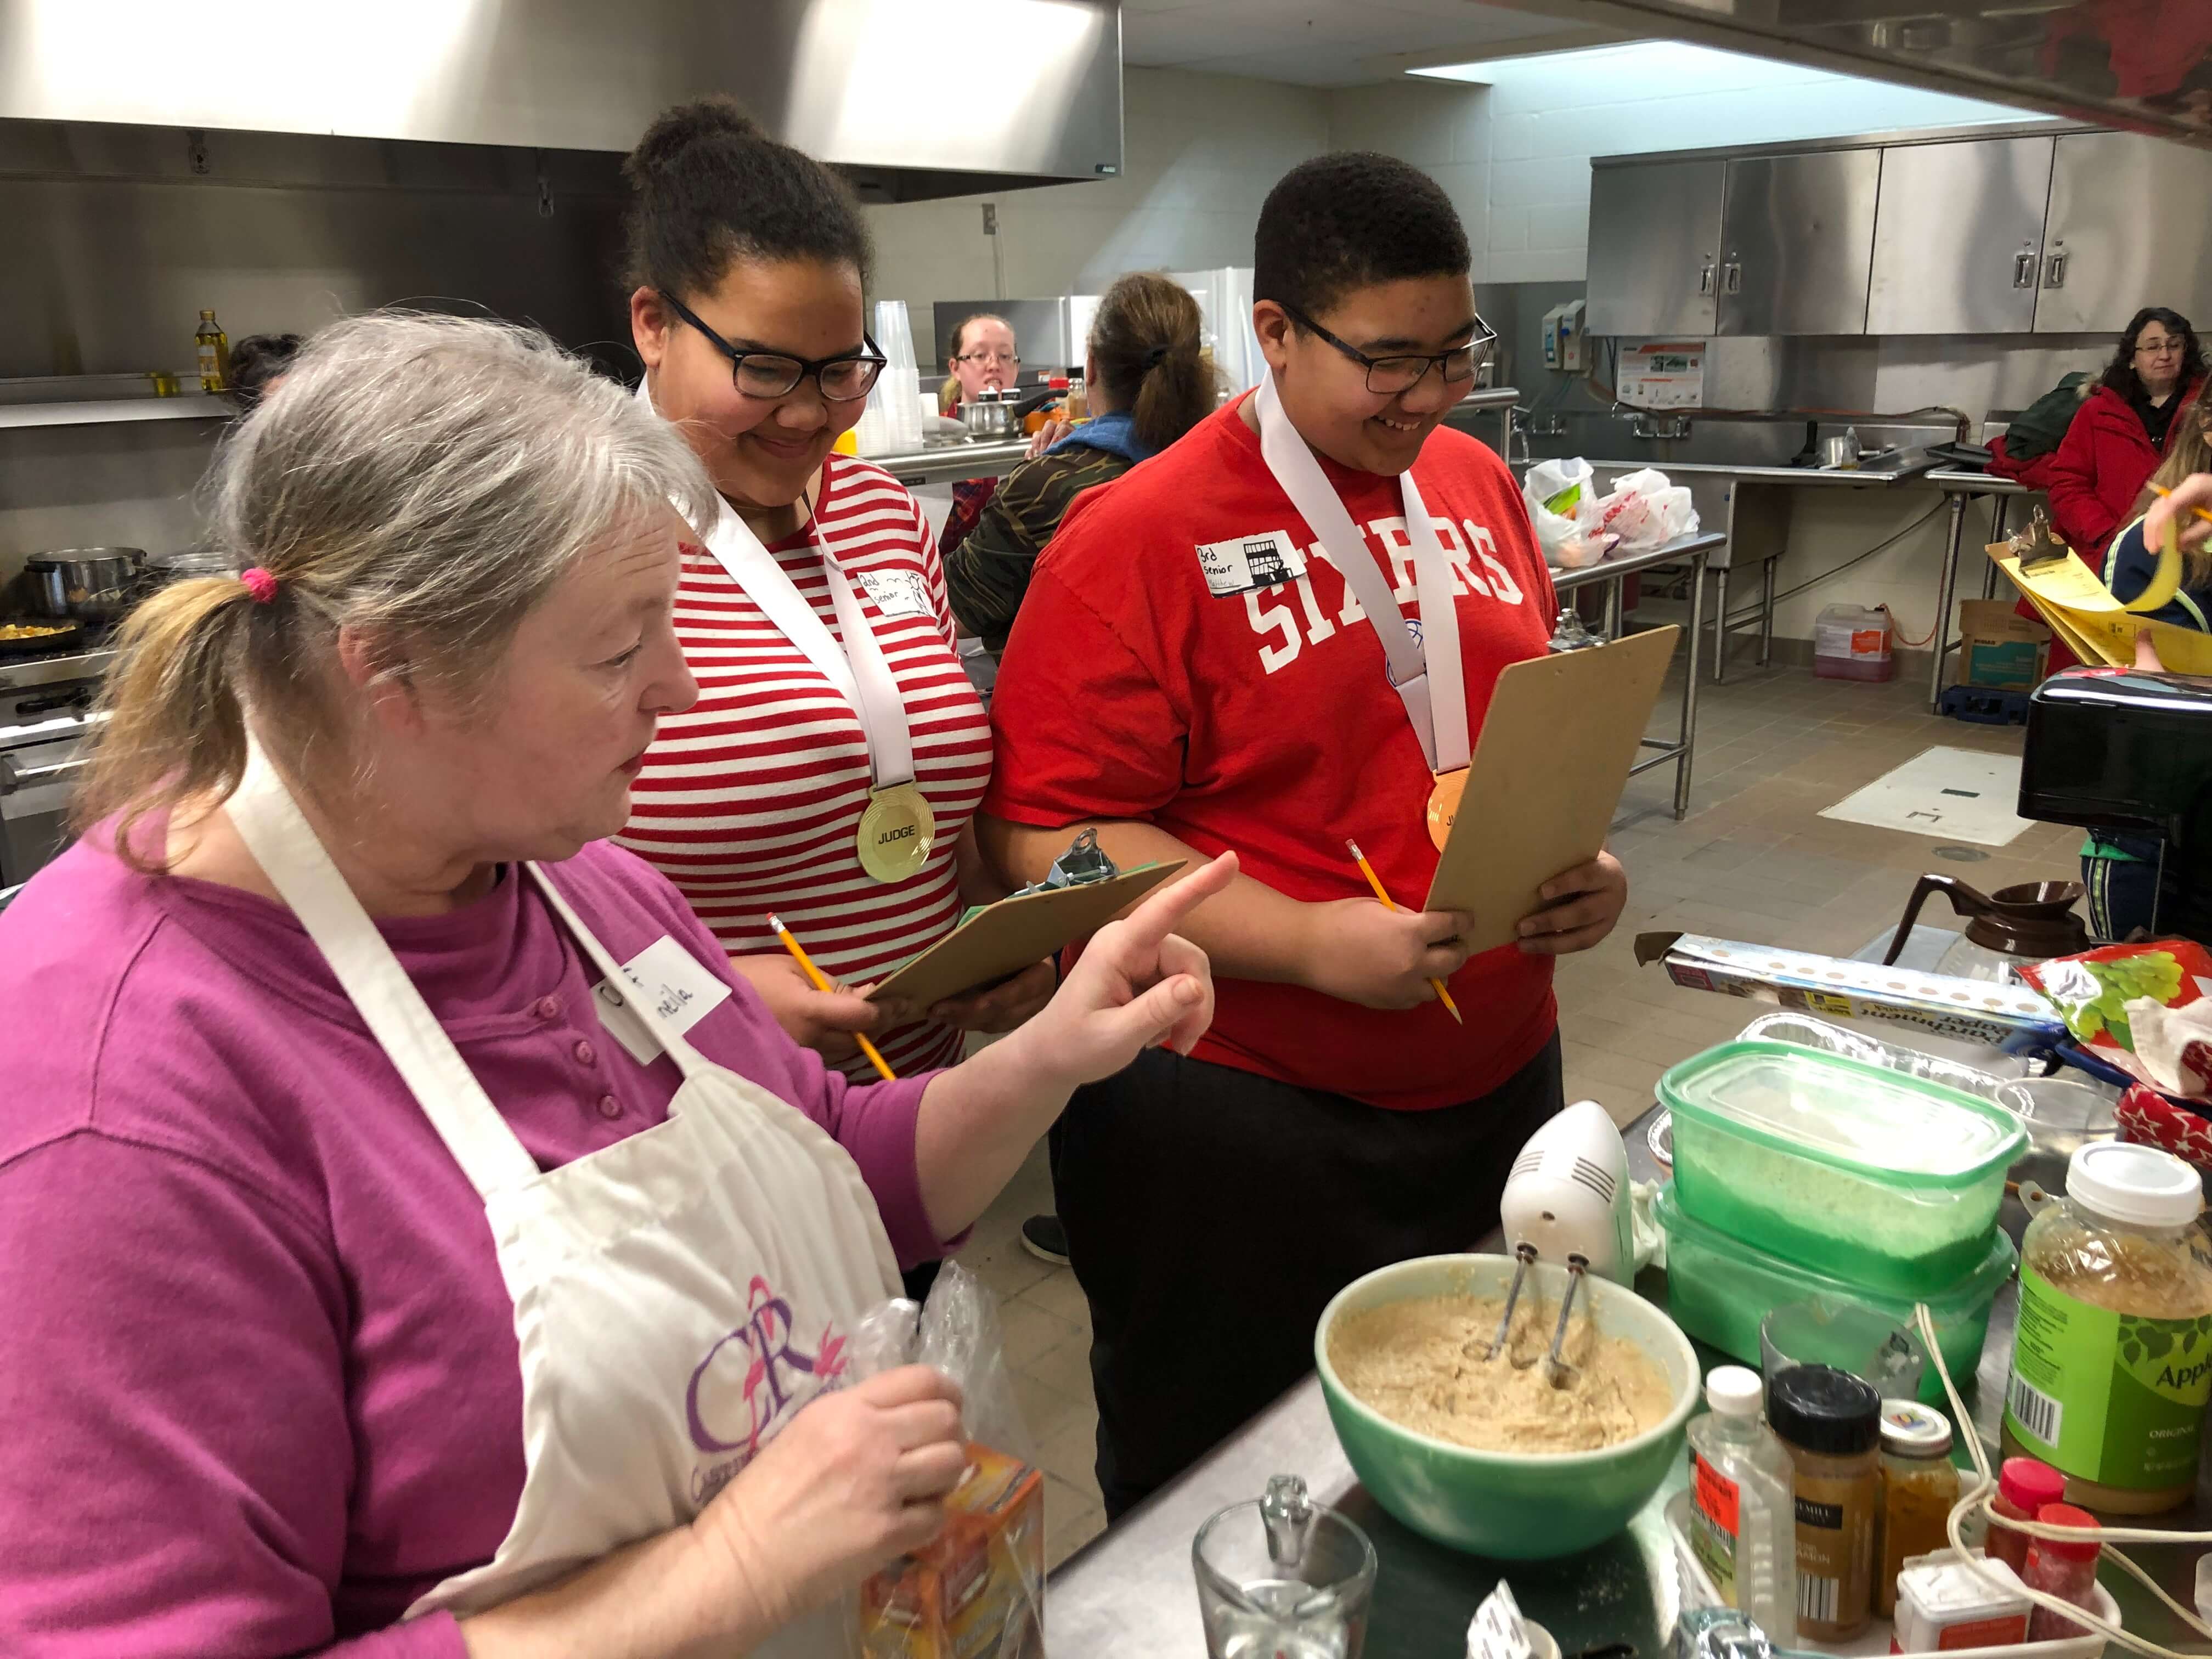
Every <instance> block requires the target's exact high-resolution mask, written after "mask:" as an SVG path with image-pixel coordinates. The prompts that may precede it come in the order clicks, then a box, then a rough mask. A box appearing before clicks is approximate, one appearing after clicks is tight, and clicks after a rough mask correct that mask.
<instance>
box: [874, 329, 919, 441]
mask: <svg viewBox="0 0 2212 1659" xmlns="http://www.w3.org/2000/svg"><path fill="white" fill-rule="evenodd" d="M876 343H877V344H878V346H880V347H882V348H883V353H884V357H886V358H887V359H888V360H889V362H887V363H886V365H885V366H884V377H883V380H881V382H879V385H880V386H881V388H882V393H883V408H884V417H885V423H886V425H887V426H889V427H890V436H891V438H892V440H893V441H894V442H896V444H897V446H898V447H899V449H900V450H901V451H902V453H912V452H914V451H915V450H918V449H920V448H921V445H922V433H921V368H920V365H918V364H917V363H916V362H915V356H914V329H913V326H912V325H910V324H909V323H908V320H907V313H906V301H903V300H878V301H876Z"/></svg>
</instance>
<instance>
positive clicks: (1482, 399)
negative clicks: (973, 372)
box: [861, 386, 1521, 489]
mask: <svg viewBox="0 0 2212 1659" xmlns="http://www.w3.org/2000/svg"><path fill="white" fill-rule="evenodd" d="M1520 401H1521V393H1520V391H1519V390H1518V388H1516V387H1514V386H1483V387H1481V388H1480V389H1479V390H1476V391H1474V392H1468V394H1467V396H1466V397H1465V398H1462V400H1461V401H1460V403H1459V404H1457V406H1455V408H1454V409H1453V410H1451V412H1450V413H1449V414H1448V415H1447V416H1444V420H1445V422H1446V423H1447V424H1448V425H1451V426H1456V427H1463V428H1473V427H1474V426H1475V425H1477V424H1478V423H1479V422H1484V421H1488V420H1492V419H1496V420H1498V422H1500V423H1501V425H1500V429H1499V432H1498V443H1497V446H1496V447H1497V449H1498V453H1499V454H1501V455H1504V454H1507V453H1510V450H1511V447H1512V442H1513V408H1514V405H1515V404H1517V403H1519V402H1520ZM1029 448H1030V441H1029V440H1028V439H1027V438H1008V439H1006V440H1004V441H1001V442H999V443H976V442H973V441H954V442H951V443H945V444H933V445H931V446H930V447H928V448H927V449H925V450H922V451H920V452H919V453H910V454H904V455H867V456H863V457H862V458H861V459H864V460H870V461H873V462H874V463H875V464H876V465H878V466H880V467H882V468H883V469H884V471H886V472H889V473H890V475H891V476H892V477H895V478H896V479H897V480H898V481H899V482H900V483H902V484H904V485H905V486H906V487H907V488H908V489H915V488H916V487H918V486H920V485H922V484H934V483H957V482H958V481H959V480H961V479H963V478H1003V477H1006V474H1008V473H1009V472H1012V471H1013V470H1014V469H1015V468H1016V467H1018V466H1019V465H1021V464H1022V462H1023V460H1024V459H1026V458H1027V456H1028V454H1029Z"/></svg>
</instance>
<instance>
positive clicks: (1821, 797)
mask: <svg viewBox="0 0 2212 1659" xmlns="http://www.w3.org/2000/svg"><path fill="white" fill-rule="evenodd" d="M1911 660H1912V659H1909V658H1908V659H1905V661H1906V662H1907V663H1910V662H1911ZM1731 673H1732V678H1730V680H1729V684H1725V685H1723V686H1719V687H1714V686H1711V685H1708V686H1707V687H1706V688H1705V692H1704V694H1703V697H1702V701H1701V704H1700V708H1699V732H1698V740H1699V741H1698V747H1699V753H1698V757H1697V764H1696V768H1695V783H1694V789H1693V792H1692V798H1691V816H1690V817H1688V818H1687V819H1686V820H1685V821H1684V822H1683V823H1675V822H1674V818H1673V817H1672V815H1671V808H1672V803H1673V788H1674V773H1673V771H1672V770H1671V769H1668V768H1664V767H1659V768H1654V769H1652V770H1651V771H1650V772H1647V773H1645V774H1644V775H1643V776H1641V777H1639V778H1637V779H1634V780H1632V781H1631V782H1630V785H1629V790H1628V794H1627V797H1626V799H1625V800H1624V802H1623V806H1622V812H1621V816H1620V819H1619V820H1618V822H1617V823H1616V825H1615V830H1614V835H1613V842H1612V845H1613V850H1614V851H1615V852H1616V853H1617V854H1619V855H1620V858H1621V860H1622V861H1623V862H1624V863H1625V864H1626V866H1627V867H1628V872H1629V881H1630V894H1629V906H1628V910H1627V914H1626V915H1625V916H1624V917H1623V918H1622V920H1621V924H1620V928H1619V929H1618V930H1617V931H1616V932H1615V933H1614V934H1613V937H1612V938H1611V939H1608V940H1607V942H1606V944H1605V945H1602V946H1601V947H1600V948H1599V949H1597V950H1595V951H1589V952H1588V953H1587V954H1585V955H1583V956H1580V957H1570V958H1568V959H1567V960H1566V961H1565V962H1563V963H1561V965H1560V969H1559V1002H1560V1026H1561V1030H1562V1032H1563V1034H1564V1036H1565V1043H1566V1074H1567V1091H1568V1097H1569V1098H1570V1099H1582V1098H1595V1099H1596V1100H1599V1101H1601V1102H1602V1103H1604V1104H1605V1105H1606V1106H1607V1109H1610V1110H1611V1111H1612V1112H1613V1115H1614V1116H1615V1118H1617V1119H1619V1120H1620V1121H1624V1122H1625V1121H1627V1120H1629V1119H1630V1118H1632V1117H1634V1116H1635V1115H1637V1114H1638V1113H1640V1112H1642V1111H1643V1110H1644V1108H1645V1107H1646V1106H1648V1105H1650V1103H1651V1098H1652V1086H1653V1084H1654V1082H1655V1081H1656V1079H1657V1077H1658V1074H1659V1073H1661V1072H1662V1070H1664V1069H1665V1068H1666V1067H1667V1066H1670V1065H1672V1064H1673V1063H1674V1062H1675V1061H1676V1060H1681V1059H1683V1058H1684V1057H1686V1055H1689V1054H1693V1053H1695V1052H1697V1051H1698V1050H1699V1049H1700V1048H1705V1047H1708V1046H1710V1045H1711V1044H1712V1043H1715V1042H1723V1041H1725V1040H1726V1039H1728V1038H1729V1037H1733V1036H1735V1035H1736V1033H1737V1032H1738V1031H1740V1030H1742V1029H1743V1027H1744V1025H1745V1024H1747V1023H1748V1022H1749V1021H1750V1020H1751V1019H1753V1018H1755V1017H1756V1016H1757V1015H1758V1014H1759V1012H1764V1011H1762V1010H1760V1009H1759V1008H1757V1007H1755V1006H1753V1005H1750V1004H1748V1003H1745V1002H1741V1001H1737V1000H1732V999H1729V998H1723V997H1718V996H1714V995H1711V994H1706V993H1702V992H1695V991H1685V990H1681V989H1679V988H1677V987H1674V985H1672V984H1671V983H1669V982H1668V981H1667V979H1666V978H1665V977H1664V976H1663V975H1662V974H1661V973H1660V972H1659V970H1658V969H1656V968H1646V969H1639V968H1638V967H1637V966H1636V965H1635V959H1634V957H1633V955H1632V949H1631V947H1632V941H1633V939H1634V938H1635V936H1636V935H1637V934H1638V933H1644V932H1648V931H1651V930H1655V929H1659V928H1669V929H1674V928H1680V929H1684V930H1688V931H1695V932H1699V933H1712V934H1717V935H1720V936H1722V937H1724V938H1730V939H1751V940H1755V941H1758V942H1761V943H1773V944H1787V945H1796V946H1797V947H1799V948H1801V949H1805V950H1810V951H1823V952H1829V953H1835V954H1848V953H1849V952H1850V951H1854V950H1857V948H1858V947H1859V946H1860V945H1863V944H1865V943H1866V941H1867V940H1868V939H1871V938H1872V937H1874V936H1875V934H1876V933H1879V932H1881V931H1882V930H1884V929H1885V928H1887V927H1893V926H1895V924H1896V920H1897V917H1898V915H1899V912H1900V911H1901V910H1902V909H1903V908H1904V905H1905V897H1906V895H1907V894H1908V893H1909V892H1910V890H1911V885H1912V882H1913V879H1914V878H1916V877H1917V875H1918V874H1920V873H1921V872H1923V871H1926V870H1942V871H1948V872H1952V873H1954V874H1956V875H1958V876H1959V877H1960V878H1962V879H1963V880H1965V881H1966V882H1968V883H1970V884H1972V885H1974V886H1977V887H1980V888H1983V889H1984V890H1987V889H1989V888H1992V887H2001V886H2003V885H2006V884H2008V883H2012V882H2017V881H2027V880H2033V879H2038V878H2066V877H2069V876H2072V875H2074V874H2075V873H2076V867H2077V860H2076V859H2075V849H2076V848H2078V847H2079V845H2080V836H2081V832H2080V831H2079V830H2075V829H2064V828H2062V827H2059V826H2057V825H2045V824H2037V825H2034V826H2033V827H2031V828H2030V829H2027V830H2026V831H2024V832H2023V833H2022V834H2021V836H2020V838H2019V839H2018V840H2016V841H2015V842H2013V843H2012V844H2011V845H2010V846H2009V847H2005V848H1960V847H1951V848H1948V852H1949V853H1950V854H1953V855H1954V856H1953V857H1946V856H1944V855H1943V854H1942V853H1940V852H1939V851H1938V849H1939V848H1944V847H1945V843H1943V842H1938V841H1932V840H1929V839H1928V838H1926V837H1923V836H1913V835H1907V834H1904V833H1901V832H1899V831H1895V830H1889V829H1870V828H1867V827H1863V826H1861V825H1857V824H1849V823H1834V822H1832V821H1830V820H1828V819H1826V818H1822V817H1820V816H1819V814H1820V810H1821V809H1822V808H1823V807H1826V806H1829V805H1833V804H1834V803H1835V802H1837V801H1839V800H1841V799H1843V798H1844V796H1845V795H1847V794H1849V793H1850V792H1851V791H1852V790H1854V789H1857V788H1859V787H1861V786H1863V785H1864V784H1867V783H1869V782H1872V781H1874V780H1875V778H1877V777H1880V776H1881V775H1882V774H1883V773H1885V772H1887V771H1889V770H1890V769H1893V768H1894V767H1896V766H1899V765H1901V764H1902V763H1904V762H1905V761H1907V760H1909V759H1911V757H1913V756H1915V755H1917V754H1918V753H1919V752H1920V751H1921V750H1923V749H1925V748H1928V747H1930V746H1932V745H1936V744H1945V745H1949V746H1952V747H1955V748H1968V749H1995V750H2006V751H2008V752H2014V753H2016V752H2018V750H2019V745H2020V740H2021V728H2020V727H2018V726H2009V727H2001V726H1972V725H1967V724H1966V723H1964V722H1962V721H1958V720H1940V719H1936V718H1935V717H1932V716H1930V715H1929V714H1927V713H1926V712H1925V708H1924V704H1923V696H1924V688H1925V685H1926V680H1925V678H1924V675H1923V673H1921V672H1917V671H1911V670H1910V669H1905V670H1904V671H1901V672H1900V675H1899V678H1897V679H1896V680H1894V681H1893V682H1891V683H1890V684H1887V685H1862V684H1848V683H1841V682H1835V681H1829V680H1821V679H1816V678H1814V676H1813V675H1812V673H1811V672H1810V671H1809V670H1807V669H1804V668H1781V667H1778V668H1774V669H1770V670H1759V669H1754V668H1752V667H1750V666H1748V665H1746V666H1743V667H1741V668H1737V669H1733V670H1732V671H1731ZM1677 684H1679V682H1677ZM1673 698H1674V691H1673V690H1671V689H1670V690H1669V691H1668V693H1666V694H1662V698H1661V702H1660V708H1661V709H1662V714H1664V715H1666V716H1667V718H1671V710H1672V708H1673V707H1674V702H1673ZM1665 726H1666V719H1662V720H1661V721H1660V722H1659V723H1657V725H1656V726H1655V730H1663V729H1665ZM1962 853H1963V854H1966V857H1965V858H1964V859H1959V858H1957V857H1956V856H1955V855H1957V854H1962ZM1922 920H1923V921H1925V922H1943V923H1949V917H1948V912H1947V913H1946V915H1935V914H1933V913H1932V912H1929V913H1923V917H1922ZM1951 925H1955V924H1951ZM1051 1199H1052V1189H1051V1182H1050V1180H1049V1177H1048V1176H1047V1174H1046V1171H1045V1167H1044V1161H1043V1156H1042V1151H1041V1150H1040V1152H1038V1153H1037V1154H1036V1156H1034V1157H1032V1158H1031V1159H1030V1163H1029V1164H1028V1166H1027V1167H1026V1168H1024V1170H1023V1171H1022V1173H1021V1174H1020V1175H1019V1176H1017V1177H1016V1179H1015V1180H1014V1182H1013V1183H1012V1185H1011V1186H1009V1187H1008V1188H1007V1189H1006V1193H1005V1194H1003V1195H1002V1196H1001V1197H1000V1200H999V1201H998V1203H997V1204H995V1205H994V1206H993V1207H992V1209H991V1211H990V1212H989V1213H988V1214H987V1215H986V1216H985V1217H984V1218H983V1219H982V1220H981V1222H980V1223H978V1224H977V1225H976V1228H975V1236H974V1239H973V1242H972V1243H970V1244H969V1247H968V1249H967V1250H966V1251H965V1252H964V1253H963V1255H962V1257H961V1260H962V1261H963V1262H965V1263H966V1264H967V1265H968V1266H969V1267H971V1268H973V1269H974V1270H975V1272H976V1273H978V1274H980V1275H981V1277H982V1278H983V1279H985V1280H986V1282H987V1283H988V1284H989V1285H991V1286H992V1287H993V1288H994V1290H995V1291H997V1292H998V1294H999V1296H1000V1302H1001V1308H1000V1311H1001V1315H1002V1317H1003V1319H1004V1322H1005V1327H1006V1350H1007V1358H1008V1362H1009V1364H1010V1366H1011V1368H1012V1372H1013V1380H1014V1387H1015V1391H1016V1393H1017V1395H1018V1397H1019V1399H1020V1401H1021V1404H1022V1407H1023V1409H1024V1412H1025V1413H1027V1414H1028V1419H1029V1424H1030V1429H1031V1430H1032V1431H1033V1432H1034V1433H1035V1434H1036V1438H1037V1441H1038V1443H1039V1445H1040V1447H1041V1448H1042V1455H1043V1462H1044V1467H1045V1471H1046V1477H1047V1480H1048V1494H1049V1501H1048V1504H1047V1507H1046V1517H1047V1520H1046V1523H1047V1526H1048V1531H1049V1539H1048V1547H1049V1550H1050V1553H1051V1559H1052V1560H1054V1562H1058V1561H1059V1560H1060V1559H1063V1558H1064V1557H1065V1556H1066V1555H1067V1554H1068V1553H1071V1552H1073V1550H1075V1549H1076V1548H1077V1547H1079V1546H1080V1545H1082V1544H1083V1543H1085V1542H1086V1541H1088V1540H1090V1539H1091V1537H1093V1536H1094V1535H1095V1534H1097V1533H1098V1532H1099V1531H1100V1530H1101V1529H1102V1528H1103V1526H1104V1524H1105V1517H1104V1512H1103V1510H1102V1509H1101V1508H1100V1506H1099V1503H1098V1488H1097V1482H1096V1480H1094V1479H1093V1477H1092V1474H1091V1457H1092V1435H1093V1433H1094V1431H1095V1429H1096V1426H1097V1410H1096V1407H1094V1406H1093V1404H1092V1403H1091V1383H1090V1369H1089V1360H1088V1353H1089V1346H1090V1322H1089V1316H1088V1311H1087V1310H1086V1309H1085V1305H1084V1301H1083V1296H1082V1293H1081V1291H1079V1290H1078V1289H1077V1287H1076V1285H1075V1281H1074V1279H1073V1276H1072V1275H1071V1274H1070V1273H1067V1271H1066V1269H1064V1268H1053V1267H1047V1266H1046V1265H1045V1264H1044V1263H1043V1262H1041V1261H1036V1259H1035V1258H1033V1257H1031V1256H1030V1255H1028V1254H1027V1253H1026V1252H1025V1251H1024V1249H1022V1247H1021V1243H1020V1238H1019V1236H1018V1229H1019V1227H1020V1225H1021V1223H1022V1220H1023V1218H1024V1217H1026V1216H1029V1215H1030V1214H1033V1213H1035V1212H1037V1211H1039V1210H1042V1209H1048V1208H1049V1207H1050V1205H1051Z"/></svg>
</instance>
